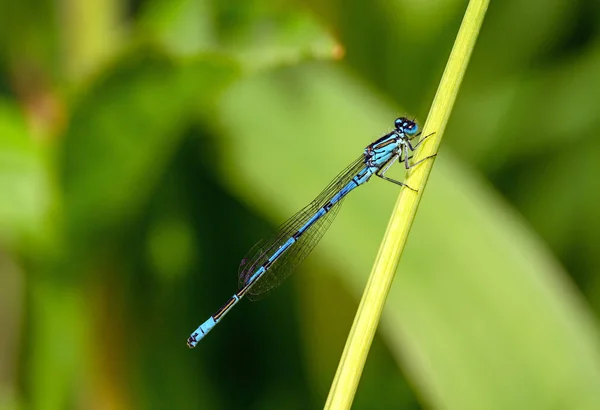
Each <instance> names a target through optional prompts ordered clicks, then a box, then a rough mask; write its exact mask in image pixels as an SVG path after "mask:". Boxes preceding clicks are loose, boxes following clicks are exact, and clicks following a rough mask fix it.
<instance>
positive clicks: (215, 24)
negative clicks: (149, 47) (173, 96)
mask: <svg viewBox="0 0 600 410" xmlns="http://www.w3.org/2000/svg"><path fill="white" fill-rule="evenodd" d="M141 29H142V32H143V33H146V34H147V35H150V36H151V37H153V36H156V37H157V39H158V42H159V43H160V44H162V45H163V46H164V47H165V48H166V49H167V50H169V52H171V53H174V54H175V55H190V54H194V53H198V52H201V51H206V50H209V51H210V50H213V51H216V50H218V51H219V52H223V53H226V54H228V55H230V56H231V57H233V58H235V59H237V60H238V61H239V62H240V64H241V65H242V67H243V68H245V69H247V70H250V71H253V70H264V69H266V68H269V67H273V66H280V65H293V64H298V63H299V62H301V61H304V60H306V59H332V58H339V57H340V56H341V54H342V53H343V51H342V49H341V48H340V46H339V45H338V44H337V43H336V42H335V40H334V39H333V38H332V36H331V34H329V33H328V32H327V29H326V28H325V27H323V25H322V24H320V23H319V22H318V21H317V20H316V19H315V18H314V16H312V15H311V14H310V13H309V12H308V11H307V10H304V9H302V8H300V7H298V6H297V5H296V4H295V3H291V2H287V1H283V2H282V3H281V4H278V5H274V4H273V3H272V2H271V1H266V0H260V1H252V2H238V1H209V0H176V1H168V0H159V1H154V2H151V3H149V5H148V7H147V8H146V9H145V11H144V13H143V14H142V17H141Z"/></svg>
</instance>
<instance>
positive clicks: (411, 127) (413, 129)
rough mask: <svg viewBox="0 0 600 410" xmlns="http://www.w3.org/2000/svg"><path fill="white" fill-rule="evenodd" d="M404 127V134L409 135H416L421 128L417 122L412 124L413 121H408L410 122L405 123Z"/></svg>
mask: <svg viewBox="0 0 600 410" xmlns="http://www.w3.org/2000/svg"><path fill="white" fill-rule="evenodd" d="M403 127H404V132H405V133H407V134H408V135H414V134H416V133H417V131H418V130H419V126H418V125H417V124H416V123H415V122H412V121H408V122H406V123H404V125H403Z"/></svg>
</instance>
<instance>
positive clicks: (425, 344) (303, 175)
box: [220, 65, 600, 410]
mask: <svg viewBox="0 0 600 410" xmlns="http://www.w3.org/2000/svg"><path fill="white" fill-rule="evenodd" d="M308 118H310V121H307V120H306V119H308ZM385 118H387V122H386V121H384V119H385ZM393 118H394V116H393V110H392V109H390V108H389V107H386V106H385V105H384V104H382V103H381V102H378V101H377V99H376V97H374V96H373V95H372V94H371V93H370V92H369V91H368V90H366V89H365V88H364V87H363V86H361V85H360V83H359V82H358V81H357V80H356V79H355V78H352V77H350V76H348V75H344V74H343V73H341V72H340V71H339V70H335V69H331V68H327V67H324V66H321V65H319V66H316V67H315V66H303V67H302V68H299V69H297V70H286V71H283V72H277V73H269V76H268V77H267V76H263V77H256V78H251V79H248V80H247V81H244V82H242V83H240V84H239V85H238V86H236V87H234V88H233V89H231V90H230V92H228V93H227V94H226V96H225V98H224V100H223V103H222V106H221V115H220V126H221V129H222V132H223V134H224V135H226V136H227V137H228V139H227V140H226V141H227V144H226V149H225V150H224V153H225V157H224V158H225V164H224V168H223V174H224V175H225V177H226V179H227V182H228V183H230V184H231V186H232V188H233V189H235V190H236V191H237V192H239V194H240V195H242V196H243V197H244V198H246V200H247V201H248V202H249V203H251V204H252V205H253V206H255V207H263V206H265V207H266V206H267V204H269V205H270V206H271V207H273V206H274V207H275V209H282V212H281V214H280V215H278V216H277V217H276V218H275V219H276V220H281V219H282V215H289V214H291V213H292V212H293V211H295V210H296V209H297V208H300V205H302V204H304V203H306V202H308V200H310V199H311V198H312V197H313V196H314V195H315V194H316V193H317V192H318V187H323V186H325V185H326V183H327V182H328V180H327V179H325V180H323V178H324V177H323V175H326V174H330V175H335V173H336V170H338V169H341V168H343V166H344V165H345V163H346V162H350V161H351V160H352V159H353V158H355V157H356V156H357V155H360V153H361V152H362V149H363V147H364V146H366V145H367V144H368V143H369V142H371V141H372V140H374V139H375V138H377V137H378V136H379V135H381V134H382V133H383V132H385V131H387V129H389V126H390V125H391V124H392V120H393ZM373 130H378V131H377V134H375V133H374V131H373ZM340 138H341V139H340ZM358 138H361V139H362V142H359V141H358ZM340 141H343V143H340ZM440 160H441V161H439V162H436V167H435V168H436V171H435V172H434V175H433V176H432V180H431V183H430V185H429V187H428V189H427V193H426V195H425V197H424V201H423V204H422V206H421V209H420V212H419V217H418V218H417V222H416V224H415V227H414V231H413V233H412V235H411V239H410V241H409V247H408V249H407V251H406V253H405V255H404V258H403V261H402V263H401V268H400V273H399V276H398V278H397V282H398V283H396V285H395V286H394V288H393V290H392V292H391V294H390V297H389V302H388V307H387V311H386V314H385V317H384V322H383V324H382V328H381V330H382V331H383V332H384V335H385V338H386V340H387V341H388V343H389V346H390V348H391V349H392V351H393V352H394V353H395V355H396V357H397V360H398V362H401V363H402V364H403V365H404V366H405V370H406V371H407V373H408V374H409V375H410V377H411V379H412V380H413V381H414V382H415V383H416V384H417V385H418V386H419V389H420V394H421V395H422V398H423V402H424V403H427V404H429V405H432V406H433V407H436V408H456V409H461V410H462V409H469V408H473V409H476V408H489V409H492V408H498V409H506V408H530V409H547V408H565V409H566V408H578V409H595V408H598V406H600V395H598V391H600V385H599V380H600V377H599V376H600V368H599V363H600V355H599V352H598V349H597V346H598V345H599V344H598V342H599V338H598V333H597V329H596V328H595V327H594V324H593V321H592V320H591V317H590V316H589V312H588V311H587V310H586V309H585V308H584V307H583V306H582V305H581V301H580V300H579V297H578V295H577V294H576V293H574V292H573V290H572V289H571V287H570V284H569V283H567V282H566V281H565V278H564V273H563V272H561V271H560V269H559V268H558V267H557V266H556V263H555V262H554V261H553V260H552V258H551V257H549V255H547V253H546V252H545V250H543V249H542V248H541V246H540V245H539V244H538V243H537V241H536V240H535V239H533V238H532V236H531V234H530V233H529V232H528V231H527V229H526V228H525V227H523V226H522V225H521V223H520V221H518V220H517V218H515V216H514V215H513V214H512V212H511V211H510V210H509V209H506V207H505V206H504V205H503V204H502V203H501V201H500V200H499V199H498V198H497V197H495V196H494V195H492V194H491V193H490V192H489V189H487V188H486V187H485V186H484V185H482V184H481V183H479V182H477V178H476V177H475V176H474V175H471V174H469V172H467V171H466V170H462V169H461V167H460V166H459V165H458V164H457V163H455V162H454V161H453V160H452V158H451V157H450V154H449V153H446V152H443V151H442V153H441V155H440ZM300 169H301V170H302V171H301V172H298V170H300ZM369 185H370V186H368V187H365V188H363V189H361V190H358V191H357V192H356V193H353V194H352V198H351V199H348V201H347V202H348V204H347V205H346V209H345V212H343V213H342V215H340V217H339V218H338V223H337V225H336V226H335V227H334V228H332V231H333V232H331V235H329V236H328V237H326V238H325V240H324V245H323V246H321V247H320V251H321V252H325V251H327V254H328V255H329V257H330V262H331V263H332V264H336V265H337V266H339V272H340V273H339V274H340V279H341V280H342V281H343V282H344V283H346V286H348V287H349V289H351V290H352V291H353V292H354V293H355V294H356V296H357V297H358V295H359V294H360V293H361V292H362V287H363V286H364V282H365V280H366V276H367V274H368V272H369V268H370V264H371V262H372V260H373V258H374V256H375V253H376V250H377V246H378V244H379V241H380V238H381V234H382V233H383V229H384V226H385V223H386V220H387V216H388V213H389V210H390V209H391V204H392V201H393V198H394V197H395V196H396V195H397V190H396V189H395V187H394V186H391V184H383V183H381V181H377V180H376V181H374V182H372V183H371V184H369ZM284 198H286V199H284ZM376 198H377V199H376ZM292 204H293V205H292ZM386 204H387V205H386ZM357 238H360V239H357ZM431 250H435V252H436V253H435V254H434V255H432V254H431ZM333 297H335V295H330V297H328V298H326V299H325V300H323V301H322V302H321V303H322V304H323V306H327V304H328V303H331V300H332V299H331V298H333ZM306 326H310V323H307V324H306Z"/></svg>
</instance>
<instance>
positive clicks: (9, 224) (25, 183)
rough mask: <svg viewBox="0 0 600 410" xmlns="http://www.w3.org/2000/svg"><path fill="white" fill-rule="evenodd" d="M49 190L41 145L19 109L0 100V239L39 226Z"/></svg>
mask: <svg viewBox="0 0 600 410" xmlns="http://www.w3.org/2000/svg"><path fill="white" fill-rule="evenodd" d="M50 192H51V190H50V184H49V180H48V175H47V169H46V167H45V164H44V160H43V155H42V150H41V147H40V146H38V144H37V143H36V141H35V140H34V139H33V136H32V135H31V133H30V132H29V129H28V127H27V124H26V123H25V119H24V117H23V114H22V113H21V112H20V111H19V109H18V108H17V107H15V106H14V105H12V104H11V103H10V102H8V101H6V100H0V196H1V197H2V198H3V199H2V201H0V238H1V239H2V240H7V241H9V242H12V241H13V240H17V239H22V236H23V235H24V234H32V233H33V232H35V231H36V229H39V227H40V225H41V222H42V220H43V217H44V214H45V213H46V212H47V211H48V207H49V206H50V196H51V195H50Z"/></svg>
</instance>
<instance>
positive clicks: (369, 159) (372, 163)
mask: <svg viewBox="0 0 600 410" xmlns="http://www.w3.org/2000/svg"><path fill="white" fill-rule="evenodd" d="M394 125H395V129H394V130H393V131H392V132H390V133H388V134H385V135H384V136H383V137H381V138H379V139H378V140H377V141H375V142H373V143H372V144H370V145H368V146H367V148H365V152H364V155H365V164H366V165H367V166H369V167H373V168H375V169H380V168H381V167H383V166H384V165H385V164H386V163H387V162H388V161H389V160H390V159H391V158H392V157H393V156H395V155H397V154H398V153H400V152H401V150H402V148H403V146H404V145H405V144H406V142H407V141H408V140H409V138H410V137H412V136H413V135H415V134H416V133H417V131H418V130H419V127H418V125H417V124H416V123H415V122H414V121H411V120H409V119H406V118H398V119H397V120H396V121H395V123H394Z"/></svg>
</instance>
